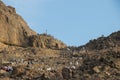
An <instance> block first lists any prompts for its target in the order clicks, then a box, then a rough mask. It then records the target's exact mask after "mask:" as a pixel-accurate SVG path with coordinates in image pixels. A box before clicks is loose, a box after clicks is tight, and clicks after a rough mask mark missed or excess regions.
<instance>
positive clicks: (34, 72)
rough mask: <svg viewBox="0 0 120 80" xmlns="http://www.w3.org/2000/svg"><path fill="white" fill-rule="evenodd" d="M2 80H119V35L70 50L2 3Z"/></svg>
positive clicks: (0, 66) (100, 38) (0, 65)
mask: <svg viewBox="0 0 120 80" xmlns="http://www.w3.org/2000/svg"><path fill="white" fill-rule="evenodd" d="M0 80H120V31H117V32H114V33H112V34H111V35H109V36H108V37H104V36H102V37H99V38H97V39H94V40H90V41H89V42H88V43H87V44H85V45H83V46H80V47H74V46H73V47H68V46H67V45H65V44H64V43H63V42H62V41H60V40H57V39H55V38H54V37H53V36H51V35H48V34H37V33H36V32H34V31H33V30H31V29H30V28H29V26H28V25H27V23H26V22H25V21H24V20H23V19H22V17H20V16H19V15H18V14H16V11H15V8H13V7H11V6H6V5H5V4H4V3H3V2H1V0H0Z"/></svg>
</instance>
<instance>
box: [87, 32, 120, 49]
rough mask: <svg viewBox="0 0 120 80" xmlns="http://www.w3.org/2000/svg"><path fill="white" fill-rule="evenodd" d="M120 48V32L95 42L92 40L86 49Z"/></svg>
mask: <svg viewBox="0 0 120 80" xmlns="http://www.w3.org/2000/svg"><path fill="white" fill-rule="evenodd" d="M117 46H120V31H117V32H114V33H112V34H111V35H109V36H108V37H104V36H102V37H99V38H97V39H94V40H90V42H88V43H87V44H86V45H85V47H86V48H87V49H90V50H95V49H96V50H101V49H106V48H111V49H112V48H113V47H117Z"/></svg>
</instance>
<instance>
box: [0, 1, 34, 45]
mask: <svg viewBox="0 0 120 80" xmlns="http://www.w3.org/2000/svg"><path fill="white" fill-rule="evenodd" d="M31 35H36V33H35V32H34V31H32V30H31V29H30V28H29V27H28V25H27V23H26V22H25V21H24V20H23V19H22V18H21V16H19V15H18V14H16V11H15V8H13V7H11V6H6V5H5V4H4V3H3V2H2V1H0V42H2V43H4V44H9V45H16V46H28V42H29V41H28V37H29V36H31Z"/></svg>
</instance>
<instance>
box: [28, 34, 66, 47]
mask: <svg viewBox="0 0 120 80" xmlns="http://www.w3.org/2000/svg"><path fill="white" fill-rule="evenodd" d="M29 41H30V46H33V47H41V48H50V49H62V48H66V47H67V46H66V45H65V44H64V43H63V42H61V41H59V40H57V39H54V37H52V36H50V35H47V34H38V35H33V36H31V37H29Z"/></svg>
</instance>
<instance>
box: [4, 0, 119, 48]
mask: <svg viewBox="0 0 120 80" xmlns="http://www.w3.org/2000/svg"><path fill="white" fill-rule="evenodd" d="M3 1H4V2H5V3H6V4H7V5H12V6H14V7H15V8H16V11H17V13H19V14H20V15H21V16H22V17H23V18H24V19H25V20H26V21H27V23H28V25H29V26H30V27H31V28H32V29H33V30H35V31H36V32H37V33H44V32H45V31H46V29H47V31H48V34H51V35H53V36H54V37H55V38H57V39H59V40H61V41H63V42H64V43H66V44H67V45H73V46H79V45H83V44H85V43H87V42H88V41H89V40H91V39H94V38H97V37H99V36H101V35H105V36H107V35H109V34H110V33H112V32H114V31H118V30H120V8H119V2H120V1H119V0H3Z"/></svg>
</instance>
